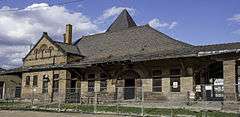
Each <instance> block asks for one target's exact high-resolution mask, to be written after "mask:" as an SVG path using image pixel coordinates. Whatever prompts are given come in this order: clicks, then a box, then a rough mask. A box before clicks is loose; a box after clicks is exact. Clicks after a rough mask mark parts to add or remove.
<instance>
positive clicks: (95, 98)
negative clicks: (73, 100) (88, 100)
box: [93, 92, 97, 113]
mask: <svg viewBox="0 0 240 117" xmlns="http://www.w3.org/2000/svg"><path fill="white" fill-rule="evenodd" d="M93 106H94V113H97V93H96V92H94V105H93Z"/></svg>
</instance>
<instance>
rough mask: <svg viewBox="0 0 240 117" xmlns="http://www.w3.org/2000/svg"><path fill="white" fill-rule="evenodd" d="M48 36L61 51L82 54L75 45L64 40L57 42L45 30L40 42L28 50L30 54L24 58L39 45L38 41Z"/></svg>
mask: <svg viewBox="0 0 240 117" xmlns="http://www.w3.org/2000/svg"><path fill="white" fill-rule="evenodd" d="M44 37H45V38H46V39H47V40H49V41H50V42H51V43H52V44H53V45H55V46H56V47H57V48H59V50H60V51H62V52H63V53H64V54H74V55H80V52H79V50H78V48H77V47H76V46H74V45H68V44H65V43H63V42H57V41H54V40H53V39H52V38H51V37H49V36H48V34H47V32H43V34H42V37H41V38H40V39H39V40H38V42H37V43H36V44H35V45H34V47H33V48H32V49H31V50H30V52H28V54H27V55H26V56H25V57H24V58H23V60H24V59H26V58H27V56H28V55H29V54H30V53H31V52H32V51H33V49H34V48H35V47H36V46H37V45H38V43H39V42H40V41H41V40H42V39H43V38H44Z"/></svg>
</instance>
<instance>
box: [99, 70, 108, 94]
mask: <svg viewBox="0 0 240 117" xmlns="http://www.w3.org/2000/svg"><path fill="white" fill-rule="evenodd" d="M100 91H101V92H106V91H107V75H106V74H105V73H101V74H100Z"/></svg>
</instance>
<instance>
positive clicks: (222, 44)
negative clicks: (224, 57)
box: [196, 41, 240, 47]
mask: <svg viewBox="0 0 240 117" xmlns="http://www.w3.org/2000/svg"><path fill="white" fill-rule="evenodd" d="M225 44H240V42H238V41H236V42H227V43H215V44H207V45H196V46H197V47H204V46H217V45H225Z"/></svg>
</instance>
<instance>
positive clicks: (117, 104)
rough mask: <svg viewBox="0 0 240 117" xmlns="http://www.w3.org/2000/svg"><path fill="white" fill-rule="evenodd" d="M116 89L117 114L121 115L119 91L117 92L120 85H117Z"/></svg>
mask: <svg viewBox="0 0 240 117" xmlns="http://www.w3.org/2000/svg"><path fill="white" fill-rule="evenodd" d="M116 89H117V90H116V91H115V92H116V96H115V97H116V103H117V114H118V115H119V102H118V92H117V91H118V87H116Z"/></svg>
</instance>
